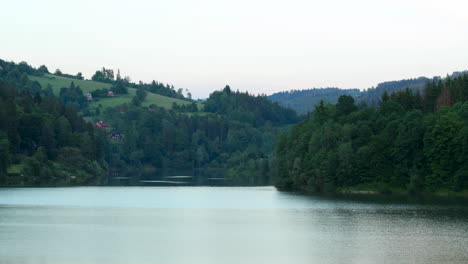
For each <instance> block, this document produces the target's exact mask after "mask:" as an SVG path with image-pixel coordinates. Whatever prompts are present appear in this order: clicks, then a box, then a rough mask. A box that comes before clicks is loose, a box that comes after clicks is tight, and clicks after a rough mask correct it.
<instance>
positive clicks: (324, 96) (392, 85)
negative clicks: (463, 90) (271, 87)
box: [268, 71, 467, 114]
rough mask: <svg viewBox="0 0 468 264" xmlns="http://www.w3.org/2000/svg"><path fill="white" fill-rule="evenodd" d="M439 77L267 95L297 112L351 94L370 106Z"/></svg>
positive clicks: (418, 89)
mask: <svg viewBox="0 0 468 264" xmlns="http://www.w3.org/2000/svg"><path fill="white" fill-rule="evenodd" d="M466 73H467V72H466V71H465V72H453V73H452V74H451V75H448V76H447V77H446V79H456V78H457V77H459V76H462V75H464V74H466ZM441 79H442V78H441V77H438V76H436V77H433V78H427V77H419V78H413V79H404V80H398V81H389V82H383V83H379V84H378V85H377V86H376V87H371V88H369V89H366V90H364V91H359V89H340V88H314V89H307V90H291V91H286V92H279V93H275V94H272V95H270V96H268V98H269V99H270V100H272V101H273V102H278V103H279V104H280V105H282V106H284V107H288V108H291V109H294V110H295V111H296V112H297V113H299V114H305V113H307V112H309V111H312V110H314V106H315V105H316V104H318V103H319V102H320V101H321V100H323V101H324V102H325V103H332V104H336V102H337V101H338V98H339V97H340V96H341V95H351V96H353V98H354V99H355V101H356V104H360V103H365V104H367V105H371V106H378V104H379V102H380V100H381V97H382V95H383V94H384V93H385V92H386V93H388V94H391V93H395V92H398V91H401V90H405V89H406V88H410V89H411V91H412V92H413V93H415V94H416V93H419V94H423V92H424V89H425V87H426V84H427V83H428V82H435V83H436V84H437V83H438V82H439V81H440V80H441Z"/></svg>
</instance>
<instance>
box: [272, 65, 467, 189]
mask: <svg viewBox="0 0 468 264" xmlns="http://www.w3.org/2000/svg"><path fill="white" fill-rule="evenodd" d="M466 80H467V75H466V74H465V75H459V76H457V77H455V78H451V77H450V78H447V79H445V80H441V81H440V82H438V83H435V82H429V83H428V84H427V85H426V90H425V91H424V98H421V96H419V94H418V93H413V92H412V91H411V90H409V89H406V90H402V91H398V92H396V93H393V94H391V95H390V96H389V95H388V94H386V93H384V95H383V98H382V100H381V104H380V107H379V108H375V107H361V108H359V109H358V108H357V107H356V106H354V103H353V101H352V98H351V97H349V96H341V97H340V99H339V101H338V104H336V105H331V104H325V103H323V102H321V103H320V104H318V105H316V106H315V111H314V112H313V113H312V114H311V115H310V116H309V118H308V119H307V120H305V121H303V122H301V123H299V124H298V125H296V126H295V127H294V128H293V129H292V130H291V132H290V133H289V134H287V135H283V136H281V137H280V138H279V140H278V143H277V147H276V160H277V166H276V171H277V175H278V177H277V179H276V185H277V186H278V187H279V188H284V189H303V190H304V189H305V190H311V191H334V190H335V189H337V188H346V187H353V186H358V187H357V188H359V186H361V187H364V188H366V186H367V188H372V189H374V190H378V191H380V192H389V191H390V190H395V189H396V190H404V189H406V190H408V191H409V192H411V193H416V192H421V191H437V190H452V191H460V190H465V189H467V188H468V185H467V176H468V174H467V168H468V167H467V165H466V164H468V102H467V99H468V98H466V97H463V96H458V97H451V96H450V95H451V94H458V95H462V94H465V93H466V91H467V90H468V82H466ZM444 91H445V92H444ZM453 104H454V105H453ZM452 105H453V106H452ZM451 106H452V107H451ZM437 110H438V111H437Z"/></svg>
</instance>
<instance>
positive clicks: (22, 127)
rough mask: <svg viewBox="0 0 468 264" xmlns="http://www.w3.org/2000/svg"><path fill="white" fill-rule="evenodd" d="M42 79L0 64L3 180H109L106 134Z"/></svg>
mask: <svg viewBox="0 0 468 264" xmlns="http://www.w3.org/2000/svg"><path fill="white" fill-rule="evenodd" d="M37 85H38V84H36V83H33V82H31V81H29V80H28V79H27V78H20V79H17V78H16V77H15V76H14V75H10V76H8V74H7V72H6V70H4V69H1V70H0V186H62V185H95V184H101V183H104V182H106V176H107V170H106V162H105V160H104V155H105V153H104V145H105V140H106V136H105V135H103V134H102V133H99V131H96V130H95V129H94V128H93V126H92V125H91V124H89V123H86V122H84V120H83V119H82V118H81V116H80V115H79V114H78V112H77V110H76V108H75V107H73V106H71V105H63V104H60V103H59V101H58V99H57V98H54V97H50V96H43V95H41V93H40V90H39V89H40V86H39V87H38V86H37Z"/></svg>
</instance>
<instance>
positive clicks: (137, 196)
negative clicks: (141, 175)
mask: <svg viewBox="0 0 468 264" xmlns="http://www.w3.org/2000/svg"><path fill="white" fill-rule="evenodd" d="M0 263H2V264H3V263H8V264H13V263H15V264H16V263H21V264H23V263H41V264H42V263H52V264H56V263H57V264H58V263H60V264H62V263H73V264H74V263H77V264H78V263H80V264H81V263H83V264H87V263H96V264H97V263H100V264H101V263H113V264H114V263H117V264H120V263H122V264H123V263H126V264H127V263H134V264H139V263H144V264H146V263H219V264H222V263H233V264H234V263H236V264H239V263H282V264H285V263H291V264H294V263H304V264H305V263H307V264H310V263H468V206H467V205H466V204H463V203H461V204H460V203H457V202H451V201H444V200H442V201H434V202H432V201H431V200H416V201H412V200H410V201H408V200H406V198H403V199H396V198H394V197H390V198H388V197H382V196H370V197H369V196H353V197H344V198H343V197H326V196H306V195H300V194H291V193H284V192H279V191H277V190H276V189H275V188H273V187H78V188H0Z"/></svg>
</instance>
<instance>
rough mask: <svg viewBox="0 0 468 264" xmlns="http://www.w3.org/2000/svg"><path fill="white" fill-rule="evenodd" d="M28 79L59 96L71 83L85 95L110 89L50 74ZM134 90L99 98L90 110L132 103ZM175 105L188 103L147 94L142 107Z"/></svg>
mask: <svg viewBox="0 0 468 264" xmlns="http://www.w3.org/2000/svg"><path fill="white" fill-rule="evenodd" d="M29 79H31V80H32V81H37V82H39V84H40V85H41V86H42V87H43V88H45V87H47V85H48V84H50V85H51V86H52V90H53V91H54V94H55V95H57V96H58V95H59V92H60V89H61V88H62V87H69V86H70V84H71V82H74V83H75V85H77V86H80V88H81V90H83V92H85V93H90V92H92V91H94V90H96V89H103V88H107V89H110V88H111V85H110V84H108V83H101V82H95V81H89V80H76V79H71V78H66V77H61V76H55V75H52V74H45V75H44V76H41V77H38V76H32V75H31V76H29ZM135 93H136V89H135V88H128V94H125V95H121V94H119V95H116V96H114V97H108V98H100V99H98V100H97V101H93V102H92V103H91V105H90V106H91V108H96V107H98V106H99V105H102V107H104V108H107V107H115V106H118V105H122V104H125V103H127V104H130V103H131V102H132V98H133V96H135ZM173 103H177V104H179V105H184V104H189V103H190V102H189V101H185V100H181V99H177V98H171V97H167V96H163V95H159V94H154V93H148V95H147V96H146V99H145V101H144V102H143V104H142V105H143V106H145V107H148V106H150V105H152V104H154V105H157V106H159V107H163V108H166V109H169V108H172V104H173ZM198 108H199V109H202V105H201V104H198Z"/></svg>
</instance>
